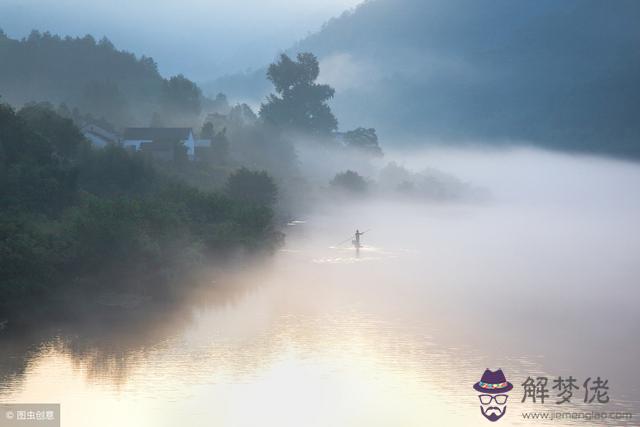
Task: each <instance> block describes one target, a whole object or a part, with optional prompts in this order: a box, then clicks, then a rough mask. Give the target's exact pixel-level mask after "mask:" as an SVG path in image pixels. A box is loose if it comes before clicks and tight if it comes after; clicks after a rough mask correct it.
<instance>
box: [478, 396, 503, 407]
mask: <svg viewBox="0 0 640 427" xmlns="http://www.w3.org/2000/svg"><path fill="white" fill-rule="evenodd" d="M478 397H479V398H480V403H482V404H483V405H488V404H490V403H491V401H492V400H495V401H496V403H497V404H498V405H504V404H505V403H507V398H508V397H509V396H508V395H506V394H496V395H495V396H492V395H490V394H481V395H480V396H478Z"/></svg>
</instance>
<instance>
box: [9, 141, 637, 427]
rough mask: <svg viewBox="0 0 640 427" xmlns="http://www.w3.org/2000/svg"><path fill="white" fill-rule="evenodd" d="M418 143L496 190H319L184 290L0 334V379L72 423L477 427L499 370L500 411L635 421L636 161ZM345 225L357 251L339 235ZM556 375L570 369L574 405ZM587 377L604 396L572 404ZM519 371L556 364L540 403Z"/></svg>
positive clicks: (20, 397) (21, 398)
mask: <svg viewBox="0 0 640 427" xmlns="http://www.w3.org/2000/svg"><path fill="white" fill-rule="evenodd" d="M398 156H400V155H398ZM398 158H400V157H398ZM425 158H427V159H428V163H429V164H431V165H436V166H437V167H438V168H439V169H442V170H445V171H446V172H448V173H451V174H454V175H455V176H457V177H459V178H460V179H462V180H465V181H467V182H470V183H472V184H473V185H476V186H479V187H483V188H486V189H487V190H488V192H489V193H490V195H491V197H490V198H489V200H486V201H482V202H463V201H461V202H456V203H453V202H451V203H446V202H441V203H435V202H433V203H426V202H416V201H413V202H408V201H406V200H405V201H400V200H367V201H365V200H356V201H353V203H340V204H338V205H335V204H329V203H326V204H323V205H322V206H321V207H318V208H316V209H314V211H313V213H312V214H310V215H308V216H306V217H300V218H297V219H296V220H295V221H292V222H291V223H290V224H289V225H288V226H287V227H286V230H285V232H286V236H287V237H286V244H285V246H284V247H283V248H282V249H281V250H279V251H278V252H277V253H276V254H275V255H274V256H273V257H272V258H271V259H268V260H265V261H263V262H260V263H257V262H256V263H252V264H250V265H239V266H236V267H235V268H230V269H229V271H225V272H223V273H221V274H219V275H217V276H216V277H215V278H214V279H212V284H211V289H210V290H208V291H202V292H199V293H198V295H197V297H194V301H193V302H192V303H189V304H185V306H181V307H175V308H167V309H166V310H165V311H162V312H161V313H156V314H154V315H152V316H149V317H145V318H144V319H139V321H137V322H122V323H121V324H119V325H118V323H117V322H116V323H115V325H116V326H113V327H111V326H110V327H108V328H107V327H105V326H104V325H100V322H99V321H95V322H92V323H88V324H87V325H83V326H82V327H78V326H77V325H76V326H75V327H71V326H69V325H58V329H57V330H56V331H47V333H42V334H39V333H38V332H37V331H36V332H34V333H33V334H29V335H28V336H20V337H16V336H12V337H11V338H7V337H2V335H0V347H1V349H0V353H1V356H2V357H1V359H0V360H2V362H0V379H1V380H2V384H1V385H0V397H1V398H2V400H3V401H5V402H51V403H60V404H61V419H62V425H63V426H69V427H80V426H83V427H84V426H113V425H118V426H263V425H265V426H266V425H273V426H367V427H369V426H391V425H393V426H429V425H459V426H471V425H483V424H485V425H486V420H484V419H483V418H482V416H481V414H480V410H479V403H478V396H477V394H478V393H477V392H476V391H475V390H473V388H472V386H473V384H474V383H476V382H477V381H478V380H479V379H480V376H481V375H482V373H483V371H484V370H485V368H490V369H492V370H493V369H497V368H501V369H502V370H503V371H504V373H505V375H506V377H507V379H508V381H510V382H512V383H513V385H514V388H513V390H512V391H511V393H510V397H509V402H508V405H507V407H508V410H507V413H506V415H505V416H504V418H503V419H501V420H500V424H501V425H538V424H541V422H534V421H531V420H524V419H523V418H522V416H521V413H523V412H526V411H544V412H546V411H557V410H563V411H565V410H566V411H580V412H583V411H608V412H612V411H628V412H632V413H633V416H634V419H635V422H636V423H635V424H634V422H633V421H634V420H632V421H631V422H629V425H637V419H638V417H640V384H638V378H637V364H638V360H640V341H639V340H638V337H639V336H640V333H639V332H640V330H639V329H640V310H638V303H639V300H640V298H639V296H640V290H639V289H638V278H639V277H640V263H639V262H638V254H640V224H639V218H640V216H639V215H638V214H639V213H640V192H639V191H638V188H640V167H638V166H637V165H636V164H633V163H625V162H619V161H615V160H603V159H597V158H593V157H588V156H583V157H573V156H569V155H563V154H554V153H546V152H541V151H533V150H527V149H520V150H513V151H495V152H484V153H479V152H474V151H472V150H460V151H454V152H451V151H438V150H436V151H433V152H429V153H427V154H426V155H425V157H422V156H411V157H406V158H404V160H402V161H403V162H404V164H406V165H407V166H411V167H415V168H421V167H424V166H426V163H427V161H426V160H425ZM356 228H359V229H360V230H368V229H370V231H368V232H367V233H366V234H365V235H364V236H363V238H362V241H363V244H364V247H363V248H362V249H361V250H360V251H359V253H356V251H355V249H354V248H353V247H351V245H350V242H348V241H347V242H346V243H341V242H343V241H344V240H345V239H346V238H348V236H349V235H350V234H352V233H353V232H354V231H355V229H356ZM131 310H135V308H133V309H131ZM558 376H563V377H568V376H573V377H574V378H577V380H578V381H577V384H578V386H579V387H580V388H579V389H578V390H576V391H575V392H574V398H573V399H572V400H571V402H570V403H565V404H563V405H557V404H555V401H556V400H557V397H556V394H557V392H556V390H553V389H552V379H553V378H557V377H558ZM598 376H599V377H601V378H603V379H607V380H608V386H609V391H608V395H609V397H610V401H609V403H607V404H598V403H584V402H583V398H584V391H583V389H582V383H583V381H584V380H585V379H587V378H595V377H598ZM527 377H534V378H535V377H548V378H549V387H548V388H549V395H550V397H548V400H547V401H546V402H545V403H544V404H541V403H540V402H536V403H533V402H532V401H531V399H528V400H526V401H525V402H524V403H523V402H522V399H523V393H524V391H523V390H524V388H523V386H522V383H523V382H524V381H525V380H526V378H527ZM578 422H584V420H578V421H576V422H575V423H578ZM571 423H572V421H554V422H550V423H548V425H575V424H571ZM609 423H610V424H611V425H624V422H621V421H615V422H604V423H603V424H609Z"/></svg>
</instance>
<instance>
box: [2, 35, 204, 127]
mask: <svg viewBox="0 0 640 427" xmlns="http://www.w3.org/2000/svg"><path fill="white" fill-rule="evenodd" d="M0 64H2V66H0V97H1V98H0V99H1V101H2V102H8V103H10V104H12V105H14V106H21V105H23V104H26V103H29V102H34V101H35V102H39V101H48V102H51V103H53V104H56V105H57V104H60V103H64V104H66V105H67V106H68V107H69V108H78V109H80V110H81V112H82V113H89V114H91V115H93V116H95V117H98V118H100V117H103V118H105V119H107V120H108V121H109V122H111V123H113V124H115V125H117V126H120V127H122V126H127V125H147V124H148V123H149V122H150V120H151V118H152V117H153V116H154V113H165V116H167V117H165V119H166V121H170V120H169V118H168V116H169V115H171V116H172V117H173V116H175V115H176V114H178V115H181V118H182V116H183V114H182V113H183V112H182V111H176V110H179V109H180V108H179V106H181V105H184V104H185V101H184V99H188V100H190V101H189V102H190V103H191V104H192V105H190V106H189V108H190V111H189V114H192V115H193V113H199V109H200V106H201V101H202V100H201V99H200V90H199V89H198V88H197V86H195V85H194V84H193V83H191V82H189V81H188V80H187V79H185V78H184V77H182V76H179V78H173V79H171V80H165V79H164V78H163V77H162V76H161V75H160V74H159V72H158V68H157V66H156V63H155V62H154V61H153V59H151V58H148V57H144V56H143V57H141V58H137V57H136V56H135V55H134V54H132V53H129V52H126V51H121V50H118V49H116V48H115V47H114V46H113V44H112V43H111V42H110V41H109V40H107V39H106V38H103V39H102V40H100V41H96V40H95V39H94V38H93V37H92V36H89V35H87V36H85V37H82V38H72V37H64V38H62V37H59V36H57V35H51V34H49V33H39V32H37V31H33V32H32V33H31V34H30V35H29V37H27V38H24V39H22V40H14V39H11V38H9V37H7V36H6V35H5V34H4V33H2V32H1V31H0ZM178 98H181V99H178ZM158 117H159V116H158V114H156V120H160V119H158Z"/></svg>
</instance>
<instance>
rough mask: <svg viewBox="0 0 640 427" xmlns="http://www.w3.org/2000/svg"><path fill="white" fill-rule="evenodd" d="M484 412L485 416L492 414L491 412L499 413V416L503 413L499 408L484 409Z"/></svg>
mask: <svg viewBox="0 0 640 427" xmlns="http://www.w3.org/2000/svg"><path fill="white" fill-rule="evenodd" d="M482 411H483V412H484V413H485V414H488V413H489V412H491V411H495V412H497V413H498V414H501V413H502V409H500V408H498V407H497V406H489V407H488V408H487V409H484V408H483V409H482Z"/></svg>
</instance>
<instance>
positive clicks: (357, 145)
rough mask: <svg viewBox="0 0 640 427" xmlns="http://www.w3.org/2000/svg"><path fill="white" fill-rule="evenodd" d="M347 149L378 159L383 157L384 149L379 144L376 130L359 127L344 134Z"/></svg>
mask: <svg viewBox="0 0 640 427" xmlns="http://www.w3.org/2000/svg"><path fill="white" fill-rule="evenodd" d="M344 140H345V142H346V143H347V147H350V148H354V149H356V150H359V151H362V152H364V153H367V154H370V155H372V156H376V157H382V149H381V148H380V145H379V144H378V135H376V130H375V129H374V128H369V129H365V128H363V127H359V128H357V129H354V130H350V131H348V132H346V133H345V134H344Z"/></svg>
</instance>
